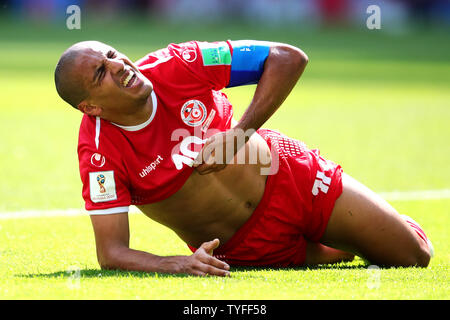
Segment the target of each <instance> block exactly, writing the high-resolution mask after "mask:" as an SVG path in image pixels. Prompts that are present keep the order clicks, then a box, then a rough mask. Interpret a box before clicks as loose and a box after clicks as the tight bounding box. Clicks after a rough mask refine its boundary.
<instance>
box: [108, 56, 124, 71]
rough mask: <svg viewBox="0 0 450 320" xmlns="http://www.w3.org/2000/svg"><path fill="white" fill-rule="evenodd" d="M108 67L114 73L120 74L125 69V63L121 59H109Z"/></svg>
mask: <svg viewBox="0 0 450 320" xmlns="http://www.w3.org/2000/svg"><path fill="white" fill-rule="evenodd" d="M108 67H109V69H110V70H111V72H112V73H115V74H117V73H119V72H121V71H122V70H123V69H124V68H125V63H124V62H123V61H122V60H120V59H108Z"/></svg>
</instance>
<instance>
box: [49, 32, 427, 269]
mask: <svg viewBox="0 0 450 320" xmlns="http://www.w3.org/2000/svg"><path fill="white" fill-rule="evenodd" d="M307 62H308V57H307V56H306V54H305V53H304V52H303V51H302V50H300V49H298V48H296V47H293V46H290V45H287V44H282V43H273V42H262V41H247V40H246V41H242V40H241V41H219V42H199V41H191V42H186V43H181V44H170V45H169V46H168V47H167V48H164V49H161V50H158V51H155V52H152V53H150V54H148V55H146V56H145V57H143V58H142V59H140V60H139V61H137V62H135V63H133V62H131V61H130V60H129V59H128V58H127V57H126V56H125V55H124V54H122V53H120V52H119V51H117V50H116V49H114V48H112V47H111V46H109V45H106V44H104V43H100V42H96V41H86V42H81V43H77V44H75V45H73V46H71V47H70V48H69V49H67V50H66V51H65V52H64V53H63V55H62V56H61V58H60V60H59V62H58V64H57V67H56V70H55V84H56V88H57V91H58V93H59V95H60V96H61V98H62V99H64V100H65V101H66V102H68V103H69V104H70V105H72V106H73V107H74V108H76V109H78V110H80V111H81V112H82V113H84V116H83V119H82V122H81V126H80V132H79V143H78V155H79V164H80V175H81V179H82V182H83V192H82V194H83V198H84V200H85V203H86V210H87V211H88V212H89V214H90V218H91V221H92V224H93V228H94V233H95V241H96V248H97V257H98V261H99V264H100V266H101V267H102V268H106V269H124V270H138V271H148V272H151V271H154V272H164V273H188V274H193V275H219V276H226V275H229V274H230V273H229V272H230V271H229V268H230V265H235V266H272V267H288V266H300V265H305V264H308V265H314V264H325V263H334V262H338V261H349V260H352V259H353V257H354V255H355V254H356V255H358V256H361V257H363V258H365V259H367V260H369V261H370V262H371V263H373V264H377V265H382V266H421V267H425V266H427V265H428V263H429V260H430V256H431V254H432V252H431V247H430V245H431V243H430V242H429V241H428V239H427V237H426V236H425V233H424V232H423V230H422V229H421V228H420V227H419V225H418V224H417V223H415V222H414V221H412V220H411V219H406V218H404V217H402V216H401V215H400V214H398V213H397V212H396V210H395V209H393V208H392V207H391V206H390V205H389V204H388V203H387V202H385V201H384V200H383V199H381V198H380V197H379V196H378V195H377V194H375V193H373V192H372V191H370V190H369V189H368V188H366V187H365V186H363V185H362V184H360V183H358V182H357V181H355V180H354V179H352V178H351V177H350V176H349V175H347V174H345V173H343V171H342V168H341V167H340V166H339V165H337V164H335V163H334V162H332V161H330V160H326V159H324V158H323V157H321V156H320V154H319V151H318V150H310V149H308V148H307V147H306V146H305V144H303V143H302V142H300V141H297V140H294V139H291V138H289V137H287V136H285V135H283V134H281V133H279V132H277V131H273V130H268V129H262V128H261V126H262V125H263V124H264V123H265V122H266V121H267V119H269V117H270V116H271V115H272V114H273V113H274V112H275V111H276V110H277V109H278V107H279V106H280V105H281V104H282V103H283V101H284V100H285V98H286V97H287V96H288V94H289V93H290V91H291V90H292V88H293V87H294V85H295V84H296V82H297V80H298V79H299V77H300V76H301V74H302V73H303V70H304V69H305V67H306V64H307ZM247 84H257V86H256V90H255V93H254V96H253V99H252V101H251V103H250V105H249V106H248V108H247V109H246V111H245V113H244V115H243V116H242V117H241V119H239V121H235V120H234V119H233V109H232V106H231V104H230V102H229V101H228V99H227V96H226V95H225V94H224V93H222V92H221V91H220V90H221V89H223V88H225V87H234V86H240V85H247ZM130 205H136V206H137V207H138V208H139V209H140V210H141V211H142V212H143V213H144V214H145V215H147V216H148V217H149V218H151V219H153V220H155V221H157V222H159V223H162V224H163V225H165V226H167V227H169V228H171V229H172V230H173V231H174V232H175V233H176V234H177V235H178V236H179V237H180V238H181V239H182V240H183V241H185V242H186V243H187V244H188V246H189V248H190V249H191V250H192V251H193V254H192V255H189V256H157V255H154V254H151V253H147V252H143V251H138V250H134V249H132V248H130V247H129V238H130V232H129V224H128V214H127V213H128V210H129V206H130Z"/></svg>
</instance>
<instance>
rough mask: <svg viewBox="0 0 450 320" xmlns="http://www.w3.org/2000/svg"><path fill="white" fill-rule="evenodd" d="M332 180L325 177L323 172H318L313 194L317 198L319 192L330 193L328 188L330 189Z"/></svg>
mask: <svg viewBox="0 0 450 320" xmlns="http://www.w3.org/2000/svg"><path fill="white" fill-rule="evenodd" d="M330 183H331V178H329V177H327V176H325V174H324V173H323V172H321V171H317V174H316V180H315V181H314V185H313V188H312V194H313V195H315V196H317V195H318V194H319V190H320V191H322V192H323V193H327V192H328V188H329V187H330Z"/></svg>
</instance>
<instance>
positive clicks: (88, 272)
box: [16, 269, 190, 279]
mask: <svg viewBox="0 0 450 320" xmlns="http://www.w3.org/2000/svg"><path fill="white" fill-rule="evenodd" d="M78 271H79V277H80V278H85V279H86V278H113V277H114V278H118V277H119V278H128V277H133V278H154V279H157V278H186V277H190V276H189V275H187V274H166V273H157V272H139V271H122V270H99V269H79V270H74V269H71V270H64V271H56V272H51V273H30V274H19V275H16V276H17V277H20V278H29V279H32V278H41V279H55V278H69V277H74V275H75V274H76V273H77V272H78Z"/></svg>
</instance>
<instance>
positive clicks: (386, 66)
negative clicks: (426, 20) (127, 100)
mask: <svg viewBox="0 0 450 320" xmlns="http://www.w3.org/2000/svg"><path fill="white" fill-rule="evenodd" d="M11 23H12V22H8V21H5V20H2V22H1V23H0V30H1V31H0V32H1V33H0V47H1V50H0V70H1V71H0V72H1V74H2V76H1V77H0V87H1V88H2V89H1V102H0V139H1V140H0V141H1V142H0V169H1V171H2V173H1V180H2V184H1V185H0V200H1V201H0V299H448V298H449V297H450V292H449V266H450V264H449V258H450V254H449V253H450V245H449V240H450V239H449V238H448V229H449V228H448V225H449V222H450V219H449V209H450V199H449V198H448V196H447V197H443V198H442V199H434V200H423V199H422V200H421V199H414V200H407V201H406V200H403V201H390V202H391V203H392V204H393V205H394V206H395V207H396V208H397V209H398V210H399V211H400V212H401V213H405V214H408V215H410V216H411V217H413V218H414V219H415V220H417V221H418V222H419V223H421V224H422V226H423V227H424V229H425V230H426V232H427V234H428V236H429V237H430V238H431V240H432V241H433V244H434V247H435V251H436V256H435V258H434V259H433V260H432V262H431V264H430V266H429V267H428V268H427V269H416V268H398V269H382V270H380V271H379V273H376V277H377V279H379V281H378V282H377V285H375V286H373V285H371V284H373V279H374V273H373V272H372V271H370V270H368V268H367V267H368V265H367V264H365V262H364V261H363V260H361V259H359V258H358V259H356V260H355V261H353V262H352V263H345V264H338V265H331V266H320V267H317V268H298V269H288V270H273V269H238V268H235V269H232V277H230V278H227V279H222V278H213V277H207V278H195V277H188V276H173V275H171V276H168V275H162V274H145V273H129V272H117V271H103V270H100V269H99V267H98V264H97V262H96V257H95V246H94V237H93V232H92V227H91V225H90V220H89V218H88V217H87V216H84V215H76V216H56V217H34V218H19V214H17V215H16V216H15V217H14V216H13V217H11V215H12V214H11V213H12V212H19V213H20V212H21V211H23V212H28V211H29V210H39V211H40V212H43V213H45V212H47V211H48V212H55V210H56V211H58V210H61V214H63V213H64V210H66V209H67V208H79V209H80V212H82V208H83V206H84V204H83V201H82V198H81V182H80V178H79V174H78V162H77V155H76V146H77V135H78V127H79V123H80V119H81V114H80V113H79V112H77V111H75V110H72V109H70V107H69V106H67V105H65V104H64V103H63V102H62V101H61V100H60V99H59V98H58V97H57V94H56V92H55V89H54V86H53V70H54V66H55V64H56V62H57V59H58V57H59V56H60V54H61V53H62V52H63V51H64V50H65V49H66V48H67V47H68V46H69V45H70V44H72V43H74V42H76V41H80V40H88V39H97V40H101V41H105V42H107V43H110V44H112V45H113V46H116V47H117V48H118V49H119V50H121V51H123V52H124V53H126V54H127V55H128V56H129V57H130V58H131V59H133V60H134V59H138V58H140V56H142V55H144V54H145V53H147V52H149V51H152V50H154V49H157V48H160V47H163V46H166V45H167V44H168V43H170V42H181V41H187V40H191V39H196V40H222V39H246V38H247V39H248V38H250V39H265V40H272V41H280V42H288V43H291V44H293V45H297V46H299V47H300V48H302V49H304V51H305V52H306V53H307V54H308V55H309V58H310V63H309V65H308V67H307V70H306V72H305V74H304V76H303V77H302V79H301V80H300V82H299V84H298V85H297V87H296V88H295V89H294V91H293V92H292V94H291V95H290V97H289V98H288V99H287V101H286V102H285V104H284V105H283V106H282V107H281V109H280V110H279V111H278V112H277V113H276V114H275V115H274V116H273V117H272V118H271V119H270V120H269V122H268V123H267V124H266V125H265V127H269V128H275V129H279V130H280V131H282V132H284V133H285V134H287V135H289V136H291V137H294V138H297V139H301V140H303V141H305V142H306V143H307V144H308V145H309V146H310V147H313V148H320V149H321V151H322V154H323V155H325V157H327V158H330V159H333V160H335V161H336V162H338V163H340V164H341V165H342V166H343V168H344V170H345V171H346V172H348V173H349V174H351V175H352V176H354V177H355V178H357V179H358V180H360V181H362V182H363V183H365V184H366V185H368V186H369V187H371V188H372V189H373V190H375V191H377V192H390V191H402V192H407V191H417V190H445V189H447V190H448V189H450V182H449V181H450V142H449V141H450V127H449V124H450V77H449V74H450V56H449V55H448V52H450V41H449V40H450V39H449V36H448V34H449V33H448V30H447V32H444V31H433V32H420V31H417V32H413V33H411V34H403V35H395V36H394V35H389V34H386V33H383V32H377V31H368V30H366V31H364V30H362V31H352V32H350V31H348V30H336V31H315V32H313V33H311V32H308V31H302V30H295V29H291V30H277V29H264V28H255V27H249V26H247V27H245V26H239V25H235V26H233V27H230V28H224V27H220V26H219V27H217V26H216V27H215V26H211V27H208V28H204V27H200V26H199V27H194V26H188V27H185V26H183V27H181V26H167V25H163V26H161V25H159V26H158V25H157V24H155V23H143V22H139V23H136V24H133V25H131V24H129V23H126V22H123V23H122V24H119V25H117V24H116V25H114V26H113V25H111V24H107V23H106V22H105V23H104V24H101V25H100V24H94V23H86V24H83V26H82V29H81V30H79V31H69V30H66V29H65V27H64V25H63V24H62V25H61V26H60V27H56V26H37V25H35V26H31V25H19V24H17V23H16V24H14V23H12V24H11ZM253 90H254V86H248V87H241V88H235V89H230V90H226V93H227V94H228V96H229V98H230V100H231V102H232V103H233V105H234V108H235V113H236V116H237V117H239V115H240V114H242V112H243V111H244V110H245V107H246V106H247V104H248V103H249V101H250V99H251V96H252V92H253ZM5 217H8V218H5ZM130 229H131V246H132V247H133V248H136V249H141V250H146V251H149V252H152V253H155V254H160V255H175V254H188V253H189V251H188V249H187V247H186V246H185V245H184V243H183V242H182V241H181V240H179V239H178V238H177V237H176V236H175V234H174V233H173V232H172V231H170V230H168V229H167V228H165V227H163V226H161V225H159V224H157V223H155V222H152V221H150V220H149V219H147V218H145V217H143V216H142V215H140V214H132V215H130ZM70 270H78V271H70Z"/></svg>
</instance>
